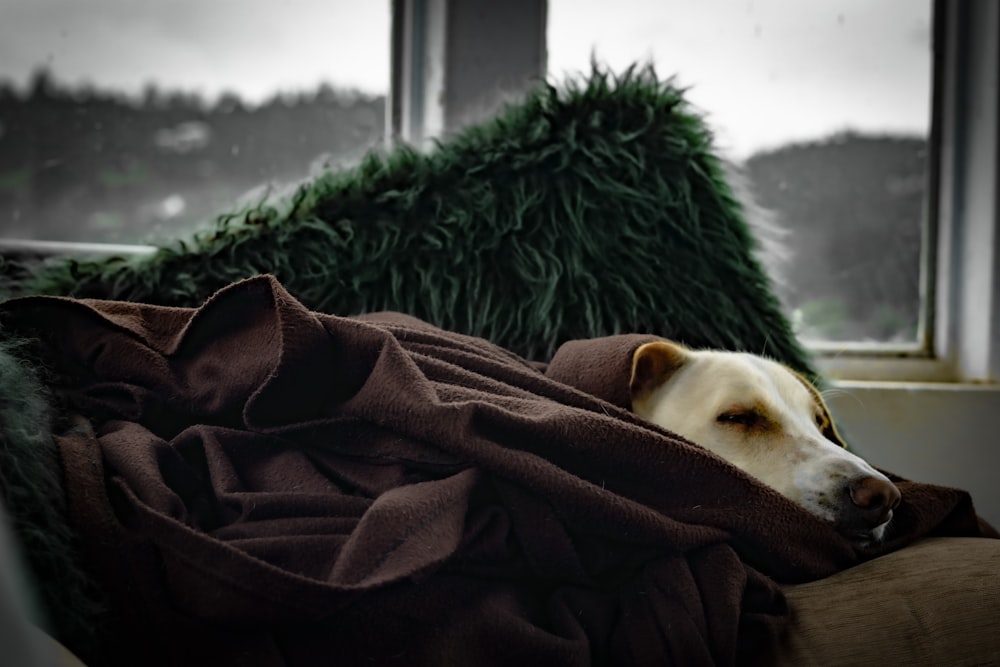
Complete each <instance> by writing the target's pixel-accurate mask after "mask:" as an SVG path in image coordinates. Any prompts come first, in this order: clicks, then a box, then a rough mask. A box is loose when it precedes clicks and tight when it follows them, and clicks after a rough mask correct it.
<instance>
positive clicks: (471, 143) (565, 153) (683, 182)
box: [18, 66, 813, 375]
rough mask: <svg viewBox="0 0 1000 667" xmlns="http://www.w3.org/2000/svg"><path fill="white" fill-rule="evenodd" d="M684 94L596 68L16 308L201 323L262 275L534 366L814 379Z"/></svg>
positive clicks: (645, 74) (34, 284)
mask: <svg viewBox="0 0 1000 667" xmlns="http://www.w3.org/2000/svg"><path fill="white" fill-rule="evenodd" d="M757 249H758V247H757V242H756V241H755V239H754V237H753V233H752V231H751V229H750V227H749V225H748V224H747V221H746V216H745V211H744V209H743V207H742V205H741V203H740V202H739V201H738V198H737V196H736V195H735V194H734V191H733V189H732V187H731V184H730V180H729V179H728V178H727V175H726V170H725V167H724V165H723V164H722V162H721V161H720V160H719V159H718V158H717V157H716V155H715V153H714V148H713V143H712V136H711V134H710V132H709V130H708V129H707V127H706V125H705V123H704V122H703V120H702V119H701V117H700V116H699V115H698V114H697V113H696V112H695V111H694V110H692V108H691V107H690V106H689V105H688V104H687V102H686V101H685V98H684V94H683V90H681V89H679V88H677V87H676V86H675V85H674V84H673V83H672V81H670V80H667V81H662V80H660V79H658V78H657V76H656V74H655V72H654V71H653V70H652V69H651V68H645V69H630V70H628V71H626V72H624V73H623V74H621V75H619V76H614V75H611V74H609V73H608V72H606V71H602V70H601V69H600V68H598V67H597V66H595V67H594V70H593V72H592V74H591V75H590V77H589V78H588V79H586V80H581V81H570V82H568V83H567V84H566V85H565V86H563V87H561V88H556V87H553V86H548V85H546V86H542V87H540V88H539V89H537V90H536V91H534V92H533V93H532V94H530V95H529V96H528V97H527V99H526V100H525V101H524V102H523V103H521V104H517V105H511V106H509V107H507V108H506V109H505V110H504V111H503V112H502V113H500V114H499V115H498V116H497V117H496V118H495V119H493V120H491V121H489V122H486V123H483V124H480V125H477V126H474V127H471V128H469V129H467V130H465V131H463V132H461V133H459V134H458V135H456V136H454V137H452V138H450V139H448V140H447V141H446V142H444V143H443V144H441V145H439V146H438V147H436V148H435V149H433V150H430V151H428V152H426V153H421V152H417V151H415V150H412V149H410V148H406V147H401V148H398V149H396V150H394V151H392V152H390V153H388V154H387V155H379V154H370V155H368V156H367V157H366V158H365V159H364V160H363V161H362V162H361V163H360V164H359V165H358V166H357V167H356V168H353V169H349V170H344V171H339V172H327V173H325V174H323V175H321V176H319V177H317V178H315V179H314V180H312V181H310V182H308V183H306V184H305V185H303V186H302V187H301V188H300V189H299V190H298V191H297V192H296V193H295V194H294V195H293V196H291V197H290V198H288V199H287V200H286V201H283V202H279V203H263V204H260V205H258V206H255V207H253V208H251V209H250V210H247V211H243V212H240V213H236V214H232V215H228V216H224V217H222V218H221V219H220V220H219V221H217V224H216V226H215V227H214V229H212V230H211V231H207V232H205V233H202V234H200V235H197V236H196V237H194V238H193V239H191V240H188V241H177V242H175V243H173V244H171V245H169V246H167V247H163V248H161V249H159V251H158V252H157V253H155V254H154V255H153V256H151V257H147V258H136V259H128V260H126V259H122V258H111V259H106V260H99V261H84V262H81V261H72V260H67V261H63V262H60V263H57V264H56V265H54V266H48V267H45V268H42V269H40V270H38V271H36V272H35V273H34V274H32V275H31V276H29V278H28V279H27V280H25V281H21V282H20V284H19V285H18V289H19V291H20V292H22V293H23V292H32V293H43V294H60V295H69V296H79V297H96V298H109V299H125V300H132V301H144V302H150V303H157V304H167V305H183V306H196V305H198V304H199V303H201V302H202V301H203V300H204V299H205V298H206V297H208V296H209V295H210V294H212V293H213V292H214V291H216V290H217V289H219V288H221V287H223V286H225V285H227V284H229V283H231V282H233V281H235V280H238V279H242V278H245V277H248V276H252V275H256V274H259V273H271V274H274V275H275V276H276V277H278V278H279V280H281V281H282V283H283V284H284V285H285V286H286V287H287V288H288V289H289V290H290V291H291V292H292V293H293V294H295V295H296V296H297V297H298V298H300V299H301V300H302V301H303V302H304V303H305V304H306V305H307V306H309V307H310V308H312V309H315V310H318V311H321V312H327V313H334V314H340V315H349V314H358V313H363V312H370V311H377V310H397V311H402V312H405V313H409V314H412V315H415V316H417V317H420V318H422V319H424V320H426V321H429V322H431V323H433V324H435V325H438V326H441V327H444V328H447V329H450V330H454V331H458V332H462V333H467V334H472V335H477V336H481V337H484V338H487V339H489V340H491V341H492V342H494V343H497V344H499V345H501V346H504V347H507V348H509V349H511V350H513V351H515V352H517V353H519V354H521V355H523V356H526V357H529V358H534V359H546V358H548V357H549V356H550V355H551V353H552V352H553V351H554V350H555V349H556V347H557V346H558V345H559V344H560V343H562V342H564V341H566V340H569V339H578V338H590V337H596V336H603V335H608V334H614V333H620V332H640V333H653V334H657V335H661V336H664V337H668V338H672V339H674V340H679V341H682V342H684V343H686V344H688V345H690V346H693V347H715V348H722V349H730V350H747V351H750V352H756V353H761V352H764V353H766V354H768V355H769V356H771V357H774V358H776V359H778V360H779V361H782V362H784V363H786V364H788V365H790V366H792V367H793V368H796V369H797V370H799V371H802V372H804V373H806V374H807V375H812V374H813V373H812V368H811V367H810V362H809V359H808V357H807V355H806V354H805V353H804V352H803V349H802V348H801V347H800V346H799V344H798V342H797V341H796V339H795V337H794V335H793V333H792V330H791V327H790V324H789V322H788V320H787V319H786V318H785V316H784V315H783V313H782V311H781V307H780V305H779V302H778V300H777V299H776V297H775V296H774V294H773V292H772V285H771V283H770V280H769V278H768V276H767V274H766V272H765V271H764V269H763V268H762V266H761V265H760V262H759V260H758V258H757V256H756V251H757Z"/></svg>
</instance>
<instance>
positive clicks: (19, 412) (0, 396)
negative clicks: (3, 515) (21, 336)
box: [0, 339, 101, 655]
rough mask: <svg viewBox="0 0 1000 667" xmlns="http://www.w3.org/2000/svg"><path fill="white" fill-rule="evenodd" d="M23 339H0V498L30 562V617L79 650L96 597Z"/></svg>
mask: <svg viewBox="0 0 1000 667" xmlns="http://www.w3.org/2000/svg"><path fill="white" fill-rule="evenodd" d="M29 350H30V346H29V345H28V344H27V343H26V342H25V341H21V340H16V339H15V340H11V339H8V340H4V341H2V342H0V499H2V500H3V506H4V509H5V510H6V512H7V514H8V517H9V519H10V524H11V527H12V528H13V532H14V534H15V535H16V537H17V539H18V542H19V545H20V547H21V552H22V554H23V555H24V557H25V560H26V562H27V565H28V566H29V570H30V575H29V576H28V579H29V581H27V582H26V584H27V585H26V587H25V588H26V590H30V589H34V590H36V591H37V592H38V596H37V598H36V599H34V600H31V601H30V603H29V606H30V607H32V608H34V609H35V611H36V614H35V618H34V619H32V620H34V621H35V622H36V623H38V624H40V625H42V626H44V627H46V629H48V630H49V631H50V632H52V633H53V634H54V635H55V636H56V637H58V638H59V639H60V640H61V641H62V642H63V643H65V644H66V645H68V646H72V647H73V648H74V650H75V651H77V652H78V653H80V654H81V655H89V654H90V649H92V648H93V646H94V632H95V629H96V626H95V622H96V619H97V614H98V612H99V610H100V609H101V604H100V602H99V601H98V600H99V597H98V596H97V594H96V593H95V591H94V590H93V588H92V587H91V585H90V582H89V578H88V576H87V575H86V573H85V572H84V570H83V569H82V567H81V565H80V563H79V560H78V558H77V551H76V546H75V541H74V535H73V532H72V531H71V529H70V527H69V523H68V520H67V518H66V498H65V493H64V490H63V483H62V474H61V472H60V470H61V469H60V465H59V456H58V452H57V451H56V445H55V442H54V441H53V438H52V432H53V431H52V429H53V422H54V418H53V413H54V410H53V407H52V403H51V400H50V399H51V397H50V394H49V392H48V391H47V390H46V388H45V384H44V383H43V381H42V379H41V378H40V374H39V371H38V365H37V364H36V363H35V362H34V361H32V355H31V354H29Z"/></svg>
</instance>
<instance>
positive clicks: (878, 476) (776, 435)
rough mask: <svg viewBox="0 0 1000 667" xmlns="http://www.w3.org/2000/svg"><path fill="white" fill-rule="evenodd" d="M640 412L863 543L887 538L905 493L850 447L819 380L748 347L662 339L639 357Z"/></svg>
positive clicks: (635, 402) (634, 384)
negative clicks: (700, 346)
mask: <svg viewBox="0 0 1000 667" xmlns="http://www.w3.org/2000/svg"><path fill="white" fill-rule="evenodd" d="M630 391H631V397H632V411H633V412H635V413H636V414H637V415H638V416H640V417H642V418H643V419H646V420H647V421H650V422H652V423H654V424H656V425H657V426H660V427H663V428H665V429H667V430H669V431H672V432H674V433H676V434H678V435H680V436H683V437H684V438H686V439H688V440H690V441H691V442H694V443H695V444H698V445H700V446H702V447H704V448H705V449H708V450H710V451H712V452H714V453H715V454H717V455H719V456H721V457H722V458H724V459H726V460H727V461H729V462H730V463H732V464H733V465H735V466H737V467H738V468H741V469H742V470H744V471H745V472H747V473H749V474H750V475H752V476H754V477H756V478H757V479H759V480H760V481H761V482H763V483H765V484H767V485H768V486H770V487H772V488H773V489H775V490H777V491H778V492H780V493H782V494H783V495H785V496H786V497H787V498H789V499H791V500H792V501H794V502H796V503H798V504H799V505H801V506H802V507H804V508H805V509H807V510H808V511H810V512H812V513H813V514H815V515H817V516H819V517H820V518H823V519H826V520H828V521H831V522H833V523H834V524H835V525H836V527H837V528H838V530H840V531H841V532H842V533H843V534H845V535H846V536H848V537H849V538H851V539H852V540H853V541H855V542H856V543H859V544H869V543H871V542H875V541H878V540H880V539H881V538H882V536H883V533H884V531H885V527H886V525H887V524H888V523H889V520H890V519H891V518H892V511H893V509H895V508H896V506H897V505H898V504H899V500H900V494H899V490H898V489H897V488H896V486H895V485H894V484H892V482H890V481H889V479H888V478H887V477H886V476H885V475H883V474H882V473H880V472H878V471H877V470H875V469H874V468H872V467H871V466H870V465H868V463H866V462H865V461H863V460H862V459H860V458H858V457H857V456H855V455H854V454H852V453H850V452H848V451H847V449H846V448H845V446H844V442H843V440H842V439H841V437H840V435H839V434H838V433H837V429H836V426H834V423H833V419H832V418H831V417H830V412H829V410H827V407H826V404H825V403H824V401H823V398H822V396H821V395H820V393H819V392H818V391H817V390H816V388H815V387H814V386H813V385H812V384H811V383H810V382H809V381H807V380H806V379H805V378H803V377H802V376H801V375H799V374H798V373H796V372H795V371H793V370H791V369H789V368H787V367H785V366H783V365H781V364H779V363H777V362H774V361H771V360H769V359H765V358H763V357H759V356H756V355H752V354H746V353H741V352H722V351H715V350H712V351H707V350H697V351H696V350H690V349H688V348H685V347H683V346H681V345H678V344H676V343H672V342H667V341H657V342H653V343H647V344H645V345H642V346H641V347H639V348H638V349H637V350H636V352H635V354H634V355H633V358H632V377H631V381H630Z"/></svg>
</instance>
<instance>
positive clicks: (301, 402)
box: [0, 276, 981, 665]
mask: <svg viewBox="0 0 1000 667" xmlns="http://www.w3.org/2000/svg"><path fill="white" fill-rule="evenodd" d="M0 318H2V321H3V324H4V326H6V327H7V328H8V329H9V330H11V331H15V332H17V333H18V334H19V335H25V336H32V337H35V338H37V339H38V340H39V341H40V342H41V348H42V350H43V355H44V358H45V359H46V362H47V363H48V364H50V365H51V366H52V367H53V368H54V369H56V371H57V375H58V376H59V377H61V378H63V379H62V380H61V381H60V386H58V387H56V390H57V391H58V392H59V393H60V394H61V395H62V396H63V397H64V399H65V400H66V401H68V403H69V404H70V405H71V406H73V408H74V409H75V410H76V411H77V412H79V413H80V414H81V415H85V416H86V419H79V420H78V421H77V423H76V424H75V426H74V427H73V428H72V429H70V430H69V431H67V432H65V433H62V434H61V435H60V437H59V440H58V442H59V448H60V452H61V456H62V462H63V466H64V469H65V474H66V485H67V494H68V503H69V511H70V515H71V517H70V518H71V520H72V522H73V524H74V526H75V528H76V530H77V531H78V532H79V533H80V536H81V542H82V544H83V548H84V551H85V556H86V558H87V564H88V566H89V567H90V569H91V570H92V571H93V573H94V575H95V577H97V579H98V580H99V581H100V582H101V584H102V585H103V586H104V587H105V588H106V590H107V591H108V594H109V597H110V599H111V603H112V609H113V614H114V615H113V618H112V619H111V620H110V621H109V628H110V629H111V634H110V635H109V636H110V637H111V639H110V640H109V645H110V648H109V653H110V656H111V657H110V659H109V662H110V663H111V664H140V663H141V664H163V665H170V664H189V665H197V664H212V665H225V664H234V665H235V664H258V665H311V664H328V663H329V662H331V661H333V662H338V663H343V664H406V665H419V664H427V665H432V664H433V665H439V664H476V665H489V664H496V665H502V664H510V663H511V662H513V661H515V660H517V661H521V662H523V661H525V660H527V661H529V662H531V663H532V664H551V665H588V664H635V665H642V664H657V665H669V664H683V665H699V664H736V663H741V662H747V661H750V660H751V659H753V658H754V657H759V655H760V651H761V650H762V649H761V647H763V646H766V645H767V644H768V643H769V642H771V641H772V640H773V638H774V637H775V636H776V634H777V633H779V632H780V630H781V627H782V624H783V620H784V619H785V617H786V615H787V609H786V607H785V604H784V599H783V597H782V596H781V593H780V590H779V588H778V583H779V582H783V583H794V582H800V581H807V580H810V579H815V578H819V577H823V576H827V575H829V574H831V573H833V572H836V571H838V570H840V569H843V568H845V567H849V566H850V565H852V564H854V563H856V562H858V561H859V560H862V559H864V558H869V557H872V556H874V555H877V554H879V553H882V552H884V551H887V550H891V549H895V548H898V547H900V546H902V545H904V544H907V543H909V542H911V541H913V540H915V539H918V538H919V537H921V536H923V535H927V534H966V535H978V534H981V530H980V526H979V525H978V524H977V519H976V516H975V512H974V510H973V507H972V504H971V501H970V500H969V498H968V495H967V494H965V493H964V492H961V491H956V490H952V489H943V488H939V487H932V486H928V485H921V484H916V483H911V482H905V481H901V482H900V485H901V488H902V490H903V503H902V505H901V506H900V509H899V511H898V512H897V516H898V517H899V518H898V519H897V521H898V528H897V530H896V531H895V532H894V533H893V535H892V538H891V539H890V540H889V541H888V542H887V543H885V544H884V545H881V546H880V547H878V548H877V549H875V550H873V551H870V552H868V553H859V552H858V551H856V550H854V549H853V548H852V547H851V546H850V544H849V543H848V542H847V541H845V540H844V539H843V538H842V537H841V536H839V535H838V534H837V533H836V532H835V531H834V530H833V529H832V527H830V526H829V525H827V524H825V523H824V522H821V521H819V520H818V519H816V518H814V517H812V516H811V515H809V514H808V513H806V512H805V511H804V510H802V509H800V508H798V507H797V506H795V505H794V504H792V503H791V502H789V501H787V500H786V499H784V498H783V497H781V496H780V495H779V494H777V493H776V492H774V491H772V490H771V489H768V488H766V487H764V486H762V485H761V484H759V483H757V482H756V481H755V480H753V479H751V478H749V477H748V476H746V475H745V474H743V473H741V472H740V471H738V470H736V469H735V468H733V467H732V466H729V465H728V464H727V463H725V462H724V461H722V460H720V459H718V458H717V457H715V456H713V455H711V454H709V453H708V452H706V451H705V450H702V449H701V448H699V447H697V446H695V445H694V444H692V443H689V442H686V441H684V440H683V439H681V438H678V437H676V436H674V435H672V434H670V433H668V432H666V431H663V430H661V429H658V428H656V427H654V426H652V425H650V424H647V423H645V422H643V421H642V420H640V419H638V418H636V417H635V416H634V415H632V414H631V413H629V412H628V410H627V407H628V406H627V398H626V402H624V403H623V394H622V391H623V388H627V381H628V377H627V374H626V375H625V376H624V377H622V376H621V374H620V373H619V372H618V370H616V369H619V368H627V358H628V357H629V356H630V354H631V350H634V348H635V346H637V345H638V344H640V343H641V342H643V341H645V340H648V339H649V337H643V336H614V337H610V338H606V339H595V340H590V341H577V342H571V343H567V344H566V345H565V346H564V347H563V348H561V349H560V350H559V352H558V353H557V354H556V356H555V357H554V358H553V359H552V361H551V362H550V363H549V364H548V365H547V366H544V365H540V364H530V363H528V362H526V361H524V360H523V359H521V358H519V357H517V356H515V355H513V354H511V353H510V352H508V351H506V350H503V349H501V348H498V347H496V346H494V345H491V344H489V343H488V342H486V341H484V340H481V339H477V338H472V337H468V336H464V335H459V334H455V333H450V332H447V331H443V330H440V329H437V328H434V327H432V326H430V325H427V324H425V323H423V322H421V321H419V320H416V319H414V318H410V317H407V316H402V315H398V314H394V313H383V314H372V315H366V316H363V317H357V318H342V317H336V316H332V315H325V314H319V313H314V312H311V311H309V310H308V309H306V308H305V307H304V306H302V305H301V304H300V303H299V302H297V301H296V300H295V299H294V298H293V297H292V296H291V295H290V294H288V293H287V292H286V291H285V290H284V289H283V288H282V286H281V285H280V284H278V282H277V281H276V280H275V279H274V278H272V277H269V276H261V277H257V278H252V279H249V280H246V281H243V282H240V283H236V284H234V285H232V286H230V287H228V288H225V289H223V290H221V291H220V292H219V293H217V294H216V295H215V296H213V297H212V298H211V299H209V300H208V301H207V302H206V303H205V304H204V305H203V306H201V307H200V308H194V309H192V308H169V307H155V306H148V305H142V304H133V303H124V302H110V301H93V300H73V299H65V298H55V297H26V298H23V299H16V300H13V301H10V302H7V303H6V304H3V305H2V306H0ZM626 373H627V371H626Z"/></svg>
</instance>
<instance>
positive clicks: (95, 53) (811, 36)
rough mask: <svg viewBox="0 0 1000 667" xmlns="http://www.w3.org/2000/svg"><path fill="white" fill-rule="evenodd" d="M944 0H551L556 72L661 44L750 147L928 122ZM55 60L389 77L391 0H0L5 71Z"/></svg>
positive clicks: (306, 80) (699, 99) (56, 67)
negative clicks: (935, 38)
mask: <svg viewBox="0 0 1000 667" xmlns="http://www.w3.org/2000/svg"><path fill="white" fill-rule="evenodd" d="M497 1H502V0H497ZM929 15H930V2H929V0H697V1H692V0H613V1H610V2H609V1H608V0H551V1H550V7H549V28H548V35H549V42H548V46H549V73H550V75H551V76H553V77H555V79H556V80H558V79H559V78H560V77H562V76H564V75H565V74H566V73H573V72H580V71H582V70H585V69H586V68H587V66H588V63H589V61H590V57H591V53H595V54H596V56H597V58H598V59H599V60H601V61H603V62H606V63H607V64H609V65H611V66H612V68H615V69H620V68H622V67H624V66H626V65H628V64H629V63H631V62H633V61H635V60H648V59H652V60H653V61H654V62H655V63H656V66H657V70H658V71H659V72H660V74H661V75H664V76H666V75H669V74H677V75H678V77H679V80H680V81H681V82H682V83H683V84H686V85H689V86H691V87H692V90H691V93H690V99H692V101H694V102H695V103H696V104H697V105H698V106H699V107H700V108H702V109H703V110H704V111H705V112H707V114H708V116H709V119H710V122H712V124H713V125H714V126H715V127H716V129H717V131H718V134H719V138H720V143H721V144H722V146H723V148H725V149H726V150H728V151H729V152H730V153H731V154H733V155H734V156H737V157H739V156H744V155H746V154H748V153H749V152H751V151H752V150H756V149H758V148H760V147H767V146H774V145H777V144H780V143H782V142H785V141H788V140H790V139H800V140H801V139H808V138H813V137H817V136H822V135H824V134H828V133H829V132H831V131H835V130H839V129H844V128H846V127H856V128H860V129H866V130H887V131H896V132H925V131H926V127H927V118H928V96H929V94H930V86H929V82H930V81H929V63H930V25H929ZM40 64H47V65H49V67H50V68H51V69H52V71H53V72H54V74H55V75H56V77H57V79H59V80H61V81H68V82H79V81H89V82H91V83H95V84H98V85H100V86H102V87H113V88H119V89H126V90H129V91H138V90H139V89H141V87H142V86H143V84H145V83H147V82H149V81H155V82H156V83H157V84H158V85H159V86H160V87H163V88H174V87H182V88H186V89H191V90H198V91H200V92H202V93H204V94H206V95H209V96H214V95H217V94H218V93H220V92H221V91H223V90H233V91H235V92H238V93H240V94H241V95H243V96H244V97H245V98H247V99H249V100H252V101H257V100H260V99H262V98H264V97H266V96H267V95H269V94H271V93H273V92H275V91H276V90H297V89H304V88H312V87H314V86H315V85H316V84H317V83H318V82H319V81H328V82H330V83H332V84H334V85H337V86H341V87H352V88H359V89H361V90H364V91H368V92H376V93H384V92H385V91H386V89H387V86H388V76H389V74H388V72H389V1H388V0H285V1H284V2H274V0H0V78H6V79H13V80H15V81H16V82H18V83H19V84H22V85H23V83H24V82H25V81H26V80H27V77H28V76H29V73H30V72H31V71H32V69H34V68H35V67H37V66H38V65H40Z"/></svg>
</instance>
